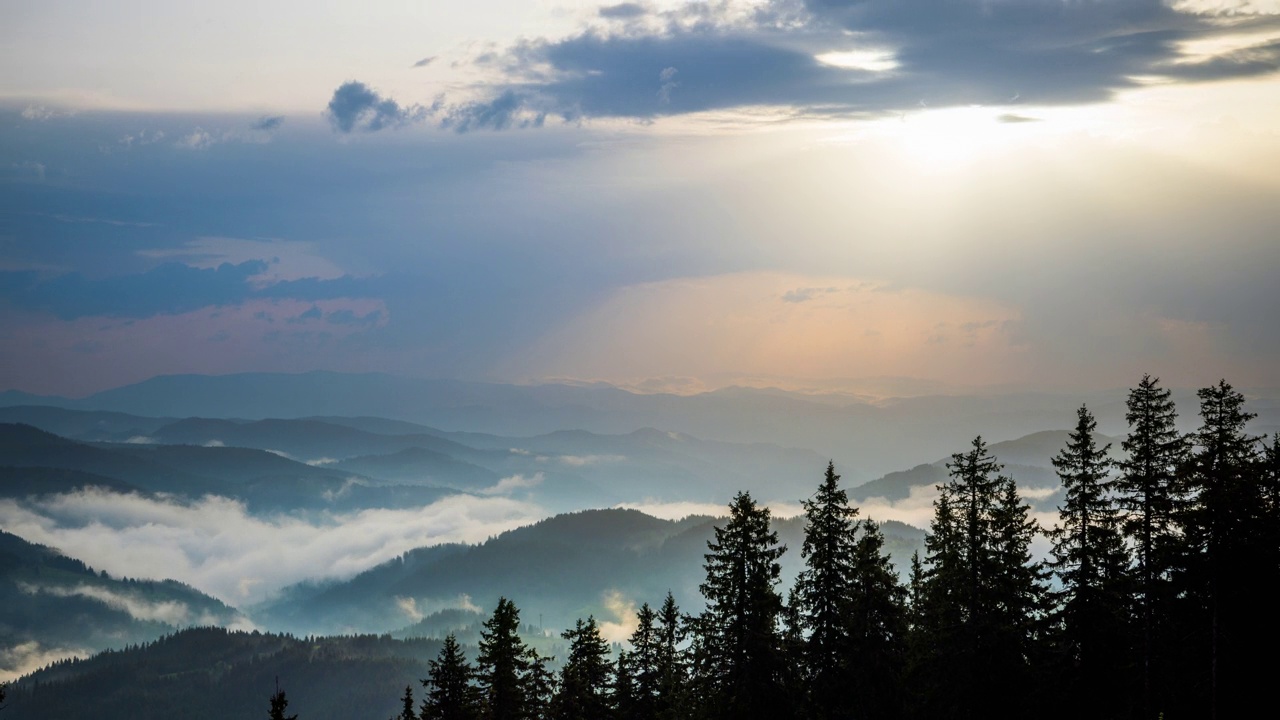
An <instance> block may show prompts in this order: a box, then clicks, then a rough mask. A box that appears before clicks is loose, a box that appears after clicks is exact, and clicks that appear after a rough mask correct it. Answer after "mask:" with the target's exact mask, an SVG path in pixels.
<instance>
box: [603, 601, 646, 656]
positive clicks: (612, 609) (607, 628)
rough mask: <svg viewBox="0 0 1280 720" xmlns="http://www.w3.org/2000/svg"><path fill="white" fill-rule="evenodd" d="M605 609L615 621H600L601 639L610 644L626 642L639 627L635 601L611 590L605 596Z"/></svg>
mask: <svg viewBox="0 0 1280 720" xmlns="http://www.w3.org/2000/svg"><path fill="white" fill-rule="evenodd" d="M604 607H605V609H606V610H608V611H609V613H610V614H611V615H612V616H613V619H611V620H606V619H604V618H601V619H600V622H599V625H600V635H601V637H603V638H604V639H605V640H608V641H609V642H618V643H620V642H626V641H627V638H629V637H631V635H632V633H634V632H635V631H636V627H638V625H639V622H638V621H637V620H636V603H635V601H634V600H631V599H630V598H627V597H626V596H624V595H623V594H622V593H621V592H618V591H617V590H609V591H608V592H606V593H605V595H604Z"/></svg>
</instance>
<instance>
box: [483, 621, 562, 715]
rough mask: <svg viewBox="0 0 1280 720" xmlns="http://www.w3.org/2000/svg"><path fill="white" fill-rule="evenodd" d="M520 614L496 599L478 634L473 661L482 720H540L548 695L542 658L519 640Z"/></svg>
mask: <svg viewBox="0 0 1280 720" xmlns="http://www.w3.org/2000/svg"><path fill="white" fill-rule="evenodd" d="M519 630H520V611H519V610H518V609H516V606H515V604H514V603H512V602H511V601H510V600H508V599H506V598H499V599H498V606H497V607H496V608H495V609H494V611H493V616H492V617H490V618H489V619H488V620H486V621H485V623H484V630H483V631H482V632H481V633H480V654H479V656H478V657H477V658H476V665H477V669H476V678H477V680H478V681H479V687H480V693H481V701H482V715H483V717H484V719H485V720H533V719H534V718H538V717H541V716H542V714H543V711H544V709H545V704H546V701H547V699H548V697H549V694H550V691H551V680H550V677H549V673H548V671H547V669H546V663H545V658H542V657H540V656H539V655H538V653H537V652H536V651H534V650H533V649H532V648H530V647H528V646H527V645H525V643H524V641H522V640H521V639H520V636H519Z"/></svg>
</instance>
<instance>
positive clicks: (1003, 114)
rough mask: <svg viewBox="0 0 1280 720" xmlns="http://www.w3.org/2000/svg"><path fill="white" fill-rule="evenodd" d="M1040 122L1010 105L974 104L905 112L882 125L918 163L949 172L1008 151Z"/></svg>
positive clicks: (934, 170)
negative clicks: (983, 105)
mask: <svg viewBox="0 0 1280 720" xmlns="http://www.w3.org/2000/svg"><path fill="white" fill-rule="evenodd" d="M1039 122H1040V121H1039V118H1036V117H1034V116H1031V115H1024V114H1020V113H1013V112H1009V111H1008V109H1007V108H990V107H976V106H974V107H960V108H947V109H940V110H924V111H921V112H916V113H911V114H904V115H903V116H901V117H900V118H898V119H897V120H888V121H883V122H882V125H884V126H885V127H884V129H885V130H886V131H887V132H888V133H889V134H891V135H893V136H894V137H896V139H897V140H898V144H899V146H900V147H901V149H902V151H903V152H904V154H905V155H906V156H907V157H909V158H910V159H911V160H912V161H913V162H914V163H915V164H917V165H919V166H921V167H923V168H924V169H926V170H929V171H931V172H949V171H954V170H959V169H963V168H965V167H968V166H970V165H972V164H973V163H975V162H981V161H984V160H986V159H988V158H990V157H991V156H993V155H996V154H1000V153H1002V152H1004V151H1007V150H1008V149H1009V148H1010V146H1011V145H1012V144H1015V143H1016V142H1017V141H1018V140H1020V139H1022V138H1023V137H1025V136H1026V135H1028V134H1030V131H1032V130H1033V129H1035V128H1034V127H1033V126H1036V125H1038V124H1039Z"/></svg>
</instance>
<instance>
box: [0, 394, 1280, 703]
mask: <svg viewBox="0 0 1280 720" xmlns="http://www.w3.org/2000/svg"><path fill="white" fill-rule="evenodd" d="M1198 399H1199V408H1198V418H1199V422H1198V427H1197V428H1196V429H1195V430H1194V431H1192V432H1190V433H1180V432H1179V431H1178V430H1176V429H1175V420H1176V419H1177V412H1178V410H1177V408H1175V407H1174V405H1173V402H1172V400H1171V393H1170V391H1169V390H1167V389H1165V388H1163V387H1161V385H1160V383H1159V381H1158V379H1156V378H1154V377H1151V376H1145V377H1143V379H1142V381H1141V382H1140V383H1139V384H1138V386H1137V387H1135V388H1133V389H1131V390H1130V391H1129V394H1128V397H1127V401H1126V408H1127V413H1126V420H1127V423H1128V433H1127V435H1126V436H1125V437H1124V439H1123V440H1122V442H1121V447H1120V448H1119V452H1115V448H1112V447H1110V446H1109V445H1106V444H1100V443H1099V442H1098V440H1097V438H1098V436H1097V434H1096V433H1095V430H1096V422H1095V419H1094V416H1093V414H1092V413H1091V412H1090V410H1089V408H1088V407H1083V406H1082V407H1080V408H1079V409H1078V411H1077V415H1076V422H1075V424H1074V429H1073V430H1072V431H1071V432H1070V433H1069V435H1068V436H1067V438H1068V439H1067V442H1066V443H1065V445H1064V446H1063V447H1062V448H1061V449H1060V450H1059V451H1058V453H1057V454H1056V456H1055V457H1053V459H1052V464H1053V467H1054V469H1055V471H1056V473H1057V475H1058V477H1059V479H1060V482H1061V487H1062V493H1061V495H1060V497H1061V498H1062V500H1061V502H1060V505H1059V507H1058V513H1057V515H1056V518H1046V516H1045V515H1043V514H1042V515H1040V516H1039V517H1036V516H1034V515H1033V513H1032V510H1031V507H1030V505H1029V504H1028V503H1027V502H1025V501H1024V500H1023V498H1022V497H1021V496H1020V494H1019V488H1018V483H1017V480H1016V478H1014V477H1011V476H1010V475H1009V474H1006V473H1005V471H1004V466H1003V465H1002V464H1001V462H1000V460H999V458H997V457H995V456H994V455H993V453H992V452H991V451H990V449H989V447H988V445H987V443H986V442H985V441H984V440H983V439H982V438H981V437H976V438H974V439H973V441H972V443H971V444H970V445H969V447H968V448H966V449H964V450H963V451H961V452H957V453H955V454H953V455H952V456H951V459H950V462H948V463H947V471H948V477H947V479H946V481H945V482H943V483H942V484H940V485H939V486H938V487H937V491H938V492H937V498H936V500H935V501H934V503H933V516H932V521H931V522H930V524H929V527H928V529H927V534H926V536H925V543H924V552H923V554H921V553H916V554H915V555H914V556H913V557H911V558H909V564H908V562H906V561H907V559H906V558H898V559H897V560H898V561H899V562H901V563H902V566H903V567H904V568H909V571H908V572H906V573H904V574H905V577H904V576H903V575H900V574H899V573H898V572H897V571H896V570H895V569H894V565H893V564H891V558H890V556H889V554H888V552H887V550H886V546H885V537H884V535H883V534H882V532H881V529H880V526H879V525H878V524H877V523H876V522H875V521H874V520H873V519H871V518H868V517H864V516H863V515H862V513H861V511H860V510H859V508H857V507H855V506H854V505H853V504H851V503H850V501H849V498H848V495H847V493H846V489H845V488H844V487H842V485H841V477H840V475H839V474H838V473H837V468H836V467H835V465H834V463H828V465H827V467H826V472H825V474H824V475H823V476H822V478H821V480H820V482H819V483H818V485H817V488H816V489H815V490H814V491H813V492H812V494H811V495H810V496H809V497H808V498H806V499H804V500H803V502H802V504H803V510H804V517H805V521H806V523H805V529H804V536H803V543H802V545H801V546H800V547H798V548H787V547H784V546H783V545H782V544H781V543H780V542H779V539H778V534H777V532H776V531H775V529H774V528H773V526H772V524H771V514H770V510H769V509H768V508H767V507H765V506H764V505H761V504H758V503H757V501H756V500H755V499H754V498H753V497H752V496H751V494H750V493H747V492H740V493H738V494H737V495H736V497H734V499H733V501H732V502H731V504H730V505H729V508H728V511H729V513H728V517H727V519H726V520H724V521H722V522H721V523H720V524H718V525H717V526H716V527H715V530H714V537H713V539H712V540H710V541H709V542H708V543H707V547H706V552H705V555H704V556H703V557H704V562H703V570H704V571H705V577H704V579H703V581H702V583H701V584H700V586H699V591H700V595H701V597H700V598H693V599H692V600H690V601H687V602H688V603H689V605H696V606H697V608H698V609H697V610H696V611H692V612H690V611H685V610H683V609H682V607H681V602H682V601H681V599H680V598H677V597H675V596H674V595H673V594H672V593H670V592H668V593H667V594H666V596H665V597H657V598H652V599H651V602H646V603H644V604H643V605H642V606H641V607H639V608H638V611H637V613H636V624H635V629H634V632H632V634H631V635H630V637H629V639H628V641H627V642H626V643H624V644H611V643H609V642H608V641H606V639H605V638H604V636H603V635H602V633H601V626H600V624H599V623H598V622H597V620H596V618H595V617H590V616H589V617H586V618H582V619H579V620H578V621H577V622H576V623H575V624H574V625H573V627H571V628H569V629H566V630H565V631H564V632H563V633H561V635H560V638H561V639H562V640H563V641H564V643H563V645H560V646H558V647H557V648H556V653H555V654H558V655H560V657H553V656H552V655H551V654H549V653H547V652H546V645H545V644H543V645H542V646H541V649H538V648H535V647H534V645H535V643H530V642H528V640H527V638H529V637H531V635H530V633H529V632H528V625H527V624H526V621H527V619H526V620H524V621H522V618H521V616H520V609H519V607H518V606H517V601H518V593H519V591H520V588H519V587H513V588H511V598H513V599H508V598H503V599H501V600H500V601H499V602H498V603H497V606H496V607H495V608H494V609H493V610H492V613H491V614H490V615H488V617H487V620H485V621H484V622H483V626H482V629H481V631H480V632H479V641H478V643H477V644H476V645H475V646H467V645H463V644H462V643H460V642H459V641H458V639H457V637H455V635H453V634H450V635H448V636H447V637H445V638H444V640H443V644H442V645H441V644H440V643H439V642H438V641H416V642H419V643H420V645H421V646H420V647H419V648H418V650H419V657H423V654H422V651H427V652H430V653H433V654H434V659H429V660H427V661H426V662H417V661H414V662H412V663H410V662H408V661H399V660H395V659H394V658H393V655H394V650H391V649H385V650H379V653H381V655H382V656H383V657H384V658H385V659H384V660H383V661H382V662H383V664H382V665H381V666H379V667H383V668H384V669H383V670H382V671H379V670H378V668H377V667H374V666H372V665H367V664H366V665H359V666H357V665H349V666H340V665H338V664H335V665H334V669H333V672H331V673H329V674H328V675H327V680H326V681H325V682H326V683H328V684H330V685H332V684H337V685H338V686H341V684H342V683H343V682H344V681H345V682H351V683H353V685H352V690H353V691H355V690H356V689H357V687H356V685H355V684H354V683H359V686H358V690H359V692H361V693H363V695H362V696H365V697H371V696H370V692H371V688H373V687H375V685H376V684H377V682H378V681H377V679H376V675H377V674H378V672H382V673H383V675H384V677H388V676H390V675H391V674H392V673H391V671H392V670H396V671H397V672H403V671H404V670H405V669H407V668H409V667H412V668H417V669H418V670H421V671H425V672H421V675H422V677H421V683H420V685H419V684H415V685H409V686H407V687H404V688H403V694H402V695H401V696H400V698H399V700H398V702H397V706H398V707H399V708H400V710H399V714H398V715H397V718H398V720H417V719H421V720H534V719H543V718H545V719H548V720H569V719H579V718H580V719H584V720H586V719H602V718H604V719H612V720H651V719H661V720H674V719H676V718H696V719H706V720H719V719H730V718H797V719H800V718H813V719H815V720H826V719H829V718H886V719H890V720H897V719H901V720H909V719H912V718H957V719H965V718H1030V717H1037V718H1038V717H1045V718H1080V717H1088V718H1124V719H1129V718H1140V719H1147V718H1151V719H1155V718H1166V719H1169V720H1174V719H1176V718H1234V717H1244V716H1246V715H1247V714H1248V713H1249V712H1253V711H1256V709H1257V708H1259V707H1261V706H1262V702H1263V700H1264V699H1265V698H1264V693H1265V692H1266V688H1267V681H1268V680H1269V679H1270V677H1271V676H1272V675H1273V674H1274V672H1273V671H1274V667H1275V663H1274V661H1273V660H1271V659H1270V657H1271V655H1270V653H1271V651H1272V649H1273V648H1274V647H1275V645H1276V643H1277V641H1280V623H1278V621H1277V619H1276V617H1275V612H1274V603H1273V601H1272V600H1271V599H1270V597H1271V596H1270V590H1269V589H1270V588H1273V587H1275V586H1276V585H1277V584H1280V438H1277V437H1275V436H1272V437H1270V438H1266V437H1253V436H1250V435H1249V434H1248V433H1247V432H1246V429H1245V427H1246V424H1247V423H1248V422H1249V421H1250V419H1251V418H1252V417H1253V415H1252V414H1251V413H1250V412H1249V411H1248V409H1247V408H1246V406H1245V399H1244V396H1243V395H1242V394H1241V393H1239V392H1238V391H1236V390H1235V389H1233V388H1232V386H1231V385H1229V384H1227V383H1226V382H1225V381H1220V382H1219V383H1218V384H1216V385H1214V386H1211V387H1207V388H1204V389H1202V390H1200V391H1199V392H1198ZM785 553H799V555H800V557H801V559H802V561H803V569H802V570H801V571H800V572H799V574H798V576H797V577H796V579H795V582H794V585H793V586H791V587H785V586H783V583H782V580H781V573H780V563H779V560H780V558H781V557H783V555H784V554H785ZM215 635H217V637H214V636H212V635H211V636H209V637H208V638H207V640H208V641H211V642H212V641H217V640H218V639H219V638H221V637H223V636H226V632H225V631H216V632H215ZM182 637H183V640H182V643H186V644H189V643H190V642H193V641H195V640H196V638H195V637H194V636H189V635H186V634H183V636H182ZM240 637H241V639H240V640H238V641H237V642H238V643H240V644H241V645H244V647H245V650H243V651H242V652H244V653H249V654H250V655H254V656H262V654H263V651H262V649H261V646H260V645H254V643H274V644H276V645H280V647H281V648H285V649H290V648H292V649H291V650H289V651H290V652H292V653H293V654H294V656H296V660H295V662H296V663H308V664H310V663H315V662H318V661H321V662H329V661H333V662H338V663H341V662H345V660H343V658H344V657H345V654H344V653H347V652H349V650H344V649H343V648H344V647H346V646H344V645H343V644H342V643H337V644H331V645H328V647H330V648H331V650H330V651H319V650H317V648H321V647H322V646H321V645H319V644H316V643H319V642H320V639H317V640H315V641H310V640H309V641H307V642H303V641H298V640H294V639H292V638H282V637H280V636H268V635H263V636H261V639H259V636H258V634H257V633H254V635H253V637H252V638H250V637H249V636H248V635H243V636H240ZM343 642H346V643H355V642H364V643H372V644H373V645H378V646H379V647H381V646H382V645H387V644H388V643H392V642H393V641H391V640H390V639H389V638H385V639H374V638H367V639H364V640H361V639H359V638H355V639H352V640H348V641H343ZM307 643H312V644H310V645H308V644H307ZM422 643H426V644H425V645H422ZM166 644H168V645H174V646H175V647H176V646H177V645H178V644H179V643H178V636H175V638H173V639H171V640H162V641H160V642H159V643H157V646H159V645H166ZM250 645H253V648H252V649H251V648H250ZM210 647H212V646H210ZM388 647H389V646H388ZM437 648H438V652H437ZM397 663H399V665H397ZM393 666H394V667H393ZM226 667H228V668H230V667H232V666H231V665H230V664H227V665H226ZM295 667H297V666H296V665H295ZM342 667H349V668H350V669H347V670H343V669H342ZM237 672H238V673H239V674H240V676H242V677H243V676H244V672H245V671H244V670H243V668H242V669H240V670H238V671H237ZM370 673H373V674H370ZM107 677H108V676H107V675H102V676H101V678H100V679H106V678H107ZM111 677H115V682H117V683H119V682H124V683H127V682H128V679H127V672H126V673H124V674H120V673H119V672H117V674H116V675H114V676H111ZM228 677H230V675H229V676H228ZM159 681H160V682H162V683H167V684H168V686H169V687H172V686H173V685H174V684H177V685H181V684H182V683H183V682H185V680H184V679H183V678H182V677H181V676H174V677H167V678H162V679H159ZM277 682H278V684H277V685H276V686H275V692H274V693H273V694H271V695H270V697H261V698H260V699H253V698H248V697H241V698H239V700H238V702H239V704H240V706H245V705H246V703H251V704H257V703H260V708H261V711H263V712H269V717H270V718H273V719H274V720H286V719H288V718H295V717H298V716H297V715H295V714H291V713H290V711H289V705H290V695H289V694H288V693H289V691H290V685H289V677H288V675H285V676H283V677H279V678H277ZM99 684H101V683H99ZM211 687H212V685H211ZM383 687H384V688H385V683H383ZM10 690H11V692H10V694H11V695H12V694H13V693H12V690H13V689H12V688H11V689H10ZM17 690H18V692H19V696H20V697H24V698H25V699H27V700H29V701H34V702H32V703H31V704H29V705H27V707H29V708H39V707H41V702H45V703H53V704H48V705H47V707H48V708H56V707H66V708H69V707H71V705H65V704H64V705H61V706H60V705H58V704H57V700H58V699H59V696H60V692H59V689H58V683H57V682H56V681H54V682H47V683H46V684H45V685H44V686H43V687H37V688H35V690H32V689H30V688H25V689H24V688H23V687H22V686H18V688H17ZM2 691H3V690H2V689H0V692H2ZM149 692H150V691H149ZM294 692H299V690H297V689H295V690H294ZM380 692H384V693H385V689H384V690H382V691H380ZM0 697H2V696H0ZM139 697H145V696H144V695H140V696H139ZM11 699H12V698H11ZM295 699H296V696H295ZM390 699H391V698H390V697H387V698H384V700H390ZM173 709H174V711H175V712H177V711H179V709H178V707H176V706H175V707H174V708H173ZM69 712H71V715H75V711H69ZM69 716H70V715H69ZM300 720H307V715H306V714H305V713H304V714H302V717H301V719H300Z"/></svg>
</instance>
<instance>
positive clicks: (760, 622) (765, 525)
mask: <svg viewBox="0 0 1280 720" xmlns="http://www.w3.org/2000/svg"><path fill="white" fill-rule="evenodd" d="M707 548H708V550H710V552H708V553H707V554H706V555H705V556H704V557H705V558H706V562H705V564H704V566H703V567H704V568H705V570H706V581H705V582H704V583H702V585H701V586H700V588H699V589H700V590H701V591H702V595H703V597H704V598H706V601H707V609H706V610H705V611H704V612H703V613H702V614H701V615H700V616H699V617H698V619H697V621H696V623H695V627H696V630H697V634H698V638H697V642H698V655H699V658H698V674H699V678H698V680H699V684H700V687H699V691H700V692H701V697H700V700H701V701H702V703H703V705H704V707H703V710H704V711H705V714H706V715H707V716H709V717H712V718H726V719H728V718H743V717H770V718H785V717H788V716H789V714H790V703H789V699H788V698H787V697H786V696H785V687H784V684H783V682H782V681H783V675H784V668H783V656H782V652H781V637H780V635H779V632H778V616H779V614H780V613H781V611H782V598H781V597H780V596H779V595H778V591H777V589H776V586H777V584H778V576H779V574H780V572H781V568H780V566H779V565H778V558H779V557H781V555H782V553H783V552H785V550H786V548H785V547H784V546H781V545H779V544H778V534H777V533H776V532H774V531H773V530H772V528H770V525H769V509H768V508H767V507H759V506H757V505H756V503H755V501H754V500H753V499H752V498H751V495H750V494H749V493H745V492H742V493H738V495H737V496H736V497H734V500H733V502H732V503H731V504H730V505H729V521H728V523H726V524H725V525H724V526H723V527H717V528H716V529H715V539H714V540H712V541H709V542H708V543H707Z"/></svg>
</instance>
